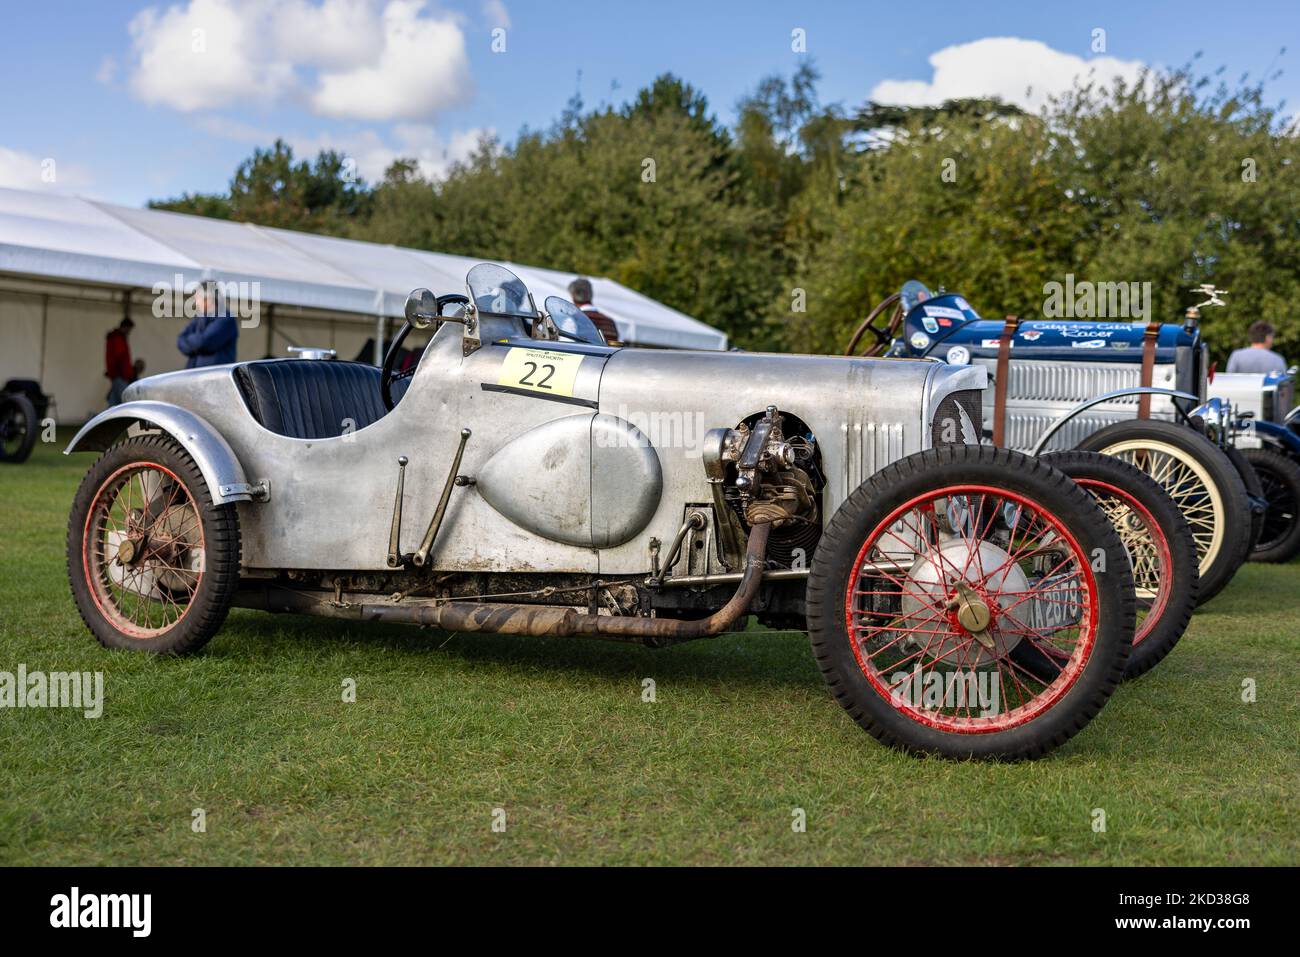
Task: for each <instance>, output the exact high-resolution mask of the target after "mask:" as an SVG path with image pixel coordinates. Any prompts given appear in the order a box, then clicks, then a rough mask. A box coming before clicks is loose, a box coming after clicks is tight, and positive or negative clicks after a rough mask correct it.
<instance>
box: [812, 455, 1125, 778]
mask: <svg viewBox="0 0 1300 957" xmlns="http://www.w3.org/2000/svg"><path fill="white" fill-rule="evenodd" d="M1135 620H1136V613H1135V608H1134V594H1133V578H1132V573H1131V571H1130V568H1129V561H1128V558H1127V556H1126V555H1125V552H1124V546H1123V544H1122V543H1121V542H1120V539H1119V537H1118V536H1117V535H1116V533H1115V530H1114V528H1112V527H1111V524H1110V523H1109V522H1108V521H1107V519H1106V517H1105V515H1104V514H1103V513H1102V511H1101V510H1100V509H1099V508H1098V506H1097V504H1096V502H1095V501H1094V500H1093V498H1092V497H1091V496H1090V495H1089V494H1088V493H1087V492H1085V491H1083V489H1081V488H1080V487H1079V486H1078V485H1076V484H1075V483H1074V482H1072V481H1071V480H1070V479H1069V478H1068V477H1067V476H1066V475H1065V474H1064V473H1062V472H1060V471H1058V470H1057V469H1054V468H1052V467H1051V466H1049V465H1047V464H1045V463H1042V462H1040V461H1037V460H1035V459H1032V458H1029V457H1028V456H1025V455H1022V454H1020V453H1017V452H1013V451H1010V450H1007V449H994V448H990V447H980V446H949V447H944V448H940V449H932V450H929V451H926V452H920V453H917V454H915V455H911V456H908V457H906V458H904V459H901V460H899V461H898V462H895V463H894V464H892V465H889V466H887V467H886V468H884V469H882V470H881V471H880V472H878V473H876V474H875V475H874V476H872V477H871V478H870V479H868V480H867V481H866V482H865V483H864V484H863V485H862V486H861V487H860V488H858V489H857V490H856V491H855V492H854V493H853V494H852V495H850V496H849V497H848V499H847V500H846V501H845V502H844V504H843V505H842V506H841V507H840V509H839V510H838V511H837V512H836V514H835V516H834V517H833V518H832V519H831V521H830V523H829V525H828V526H827V529H826V532H825V534H824V535H823V536H822V539H821V542H820V543H819V544H818V547H817V552H816V555H815V557H814V559H813V564H812V567H811V569H810V572H809V579H808V624H809V634H810V637H811V640H812V647H813V653H814V655H815V656H816V658H817V662H818V665H819V666H820V667H821V670H822V674H823V676H824V677H825V679H826V682H827V684H828V685H829V686H830V689H831V691H832V693H833V694H834V696H835V698H836V700H837V701H839V703H840V704H841V705H842V706H843V707H844V708H845V710H847V711H848V712H849V714H850V715H851V716H852V717H853V719H854V720H855V721H856V722H857V723H858V724H859V725H860V726H861V727H862V728H863V729H865V730H866V731H867V732H869V733H870V734H872V735H873V736H875V737H876V738H878V739H879V740H881V741H882V742H884V743H886V744H889V745H892V746H895V747H899V748H902V749H904V750H907V751H912V752H920V753H936V754H941V755H944V756H947V757H957V758H964V757H982V758H1000V759H1022V758H1034V757H1038V756H1040V755H1042V754H1045V753H1046V752H1048V751H1050V750H1052V749H1053V748H1055V747H1057V746H1059V745H1061V744H1062V743H1064V742H1065V741H1066V740H1068V739H1069V738H1070V737H1072V736H1073V735H1074V734H1075V733H1077V732H1078V731H1079V730H1080V729H1081V728H1083V727H1084V725H1086V724H1087V723H1088V722H1089V721H1090V720H1091V719H1092V718H1093V717H1094V716H1095V715H1096V714H1097V712H1098V711H1100V710H1101V707H1102V705H1103V704H1105V702H1106V699H1107V698H1108V697H1109V696H1110V694H1111V692H1112V691H1113V690H1114V688H1115V686H1116V684H1117V683H1118V682H1119V680H1120V678H1121V677H1122V676H1123V674H1124V666H1125V662H1126V661H1127V658H1128V654H1129V650H1130V648H1131V646H1132V643H1133V633H1134V622H1135ZM1040 658H1041V659H1043V660H1046V661H1051V662H1055V663H1057V664H1056V666H1055V667H1054V668H1053V669H1051V673H1050V674H1049V675H1047V676H1046V677H1044V676H1043V675H1042V673H1041V670H1040V669H1036V668H1034V667H1033V664H1034V663H1036V662H1037V660H1038V659H1040Z"/></svg>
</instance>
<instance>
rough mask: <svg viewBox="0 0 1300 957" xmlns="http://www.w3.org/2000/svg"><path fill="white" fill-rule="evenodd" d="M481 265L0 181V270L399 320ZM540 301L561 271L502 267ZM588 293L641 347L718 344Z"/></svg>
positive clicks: (668, 319)
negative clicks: (413, 295) (245, 291)
mask: <svg viewBox="0 0 1300 957" xmlns="http://www.w3.org/2000/svg"><path fill="white" fill-rule="evenodd" d="M479 261H480V260H477V259H472V258H469V257H466V256H452V255H447V254H444V253H431V252H426V251H424V250H420V249H408V248H406V247H402V246H391V245H382V244H379V243H363V242H358V241H356V240H351V239H338V238H335V237H332V236H319V235H316V234H313V233H299V232H293V231H291V230H287V229H272V228H269V227H265V226H255V225H253V224H251V223H234V222H229V221H227V220H221V219H208V218H206V217H202V216H188V215H184V214H181V213H172V212H166V211H163V210H156V209H132V208H129V207H125V206H113V205H111V204H109V203H101V202H97V201H94V200H88V199H82V198H80V197H73V196H61V195H57V194H53V193H44V192H34V191H26V190H16V189H4V188H0V274H3V273H13V274H16V275H22V276H37V277H41V278H48V279H57V280H61V281H64V282H73V283H76V282H83V283H97V284H105V285H113V286H125V287H145V288H152V287H153V286H154V284H155V283H167V284H169V285H171V284H173V283H175V282H176V281H177V276H179V277H180V282H181V283H182V284H189V283H192V282H197V281H199V280H204V279H212V280H217V281H219V282H250V283H251V282H257V283H260V291H261V299H262V301H263V302H266V303H276V304H280V305H287V306H301V307H304V308H310V309H323V310H329V311H332V312H340V313H355V314H357V315H359V316H377V315H386V316H401V315H402V313H403V308H404V306H405V304H406V296H407V294H408V293H409V292H410V291H411V290H412V289H414V288H416V287H418V286H427V287H429V288H430V289H433V290H434V291H435V292H448V291H453V290H460V289H462V288H463V286H464V282H465V273H466V272H468V271H469V268H470V267H471V266H473V265H474V264H475V263H477V262H479ZM503 265H504V266H506V267H507V268H509V269H511V270H513V271H514V272H515V273H517V274H518V275H519V277H520V278H521V279H522V280H523V281H524V282H525V283H526V284H527V285H528V288H529V289H530V290H531V291H532V293H533V297H534V298H535V299H536V300H537V302H538V303H541V302H542V300H544V299H545V298H546V297H547V296H551V295H558V296H565V297H567V295H568V292H567V287H568V284H569V281H570V280H571V279H572V278H573V274H571V273H562V272H556V271H554V270H551V269H539V268H534V267H531V266H522V265H516V264H514V263H503ZM591 283H592V289H593V297H594V299H595V301H596V304H597V306H598V307H599V308H600V310H601V312H604V313H606V314H607V315H609V316H611V317H612V318H613V319H614V321H615V322H616V323H618V329H619V333H620V335H622V336H623V338H624V339H626V340H627V341H629V342H636V343H638V344H641V345H650V346H669V347H675V348H686V349H725V348H726V345H727V338H726V336H725V335H724V334H723V333H722V332H719V331H718V330H717V329H714V328H713V327H711V326H708V325H705V324H704V323H702V322H700V321H698V320H696V319H692V318H691V317H690V316H687V315H685V314H684V313H681V312H678V311H677V310H675V309H671V308H669V307H668V306H665V305H664V304H663V303H660V302H656V301H655V300H653V299H650V298H649V297H647V296H643V295H641V294H640V293H638V292H636V291H635V290H632V289H628V288H627V287H626V286H623V285H621V284H619V283H617V282H614V281H613V280H610V279H601V278H598V277H592V279H591Z"/></svg>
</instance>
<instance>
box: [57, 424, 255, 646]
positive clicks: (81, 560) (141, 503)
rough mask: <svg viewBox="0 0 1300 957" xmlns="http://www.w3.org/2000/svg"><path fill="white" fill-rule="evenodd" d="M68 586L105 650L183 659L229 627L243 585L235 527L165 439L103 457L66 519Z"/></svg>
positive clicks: (129, 444)
mask: <svg viewBox="0 0 1300 957" xmlns="http://www.w3.org/2000/svg"><path fill="white" fill-rule="evenodd" d="M68 579H69V581H70V583H71V585H72V595H73V598H74V599H75V600H76V603H77V608H78V610H79V611H80V612H81V617H82V619H83V620H84V621H85V622H86V626H87V627H88V628H89V629H90V631H91V633H92V634H94V636H95V637H96V638H97V639H99V641H100V643H101V644H103V645H105V646H106V647H109V648H128V649H131V650H134V651H152V652H155V653H157V654H168V655H182V654H189V653H191V652H194V651H197V650H198V649H199V648H201V647H203V645H204V644H205V643H207V641H208V639H209V638H211V637H212V636H213V634H215V633H216V631H217V629H218V628H220V627H221V624H222V622H224V621H225V618H226V613H227V612H228V611H229V610H230V605H231V602H232V600H233V598H234V593H235V589H236V587H237V586H238V584H239V519H238V516H237V515H236V512H235V506H233V505H215V504H214V503H213V501H212V495H211V493H210V491H209V489H208V486H207V483H206V482H205V481H204V480H203V475H202V473H201V472H200V471H199V469H198V467H197V466H196V465H195V464H194V461H193V459H191V458H190V456H189V454H188V453H187V452H186V451H185V449H184V448H183V447H182V446H181V445H180V444H179V443H178V442H176V441H175V440H174V439H172V438H171V437H170V436H167V435H161V434H159V435H147V436H142V437H138V438H129V439H127V440H125V441H123V442H121V443H119V444H117V445H114V446H112V447H111V448H110V449H109V450H108V451H107V452H105V453H104V454H103V456H101V457H100V459H99V461H97V462H96V463H95V464H94V466H92V467H91V469H90V471H89V472H88V473H87V474H86V477H85V478H84V479H83V480H82V482H81V487H80V488H79V489H78V490H77V494H76V497H75V498H74V499H73V503H72V515H71V517H70V518H69V520H68Z"/></svg>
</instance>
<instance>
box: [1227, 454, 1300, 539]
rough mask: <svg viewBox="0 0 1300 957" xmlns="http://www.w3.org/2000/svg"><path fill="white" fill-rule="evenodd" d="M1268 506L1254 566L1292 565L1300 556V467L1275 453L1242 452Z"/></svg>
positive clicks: (1293, 460) (1289, 458) (1294, 461)
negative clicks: (1272, 563) (1259, 563)
mask: <svg viewBox="0 0 1300 957" xmlns="http://www.w3.org/2000/svg"><path fill="white" fill-rule="evenodd" d="M1241 454H1242V455H1243V456H1244V457H1245V459H1246V461H1247V462H1249V463H1250V464H1251V466H1252V467H1253V468H1254V470H1255V474H1256V475H1257V476H1258V477H1259V483H1260V489H1261V493H1262V495H1263V497H1264V500H1265V501H1266V502H1267V503H1268V508H1267V509H1265V511H1264V524H1263V528H1261V529H1260V533H1259V538H1258V539H1257V540H1256V542H1255V547H1254V548H1253V549H1252V550H1251V553H1250V560H1251V561H1253V562H1289V561H1290V560H1291V559H1293V558H1295V556H1296V554H1297V553H1300V463H1297V462H1296V460H1295V459H1293V458H1291V457H1290V456H1287V455H1283V454H1282V453H1281V452H1276V451H1274V450H1273V449H1242V450H1241Z"/></svg>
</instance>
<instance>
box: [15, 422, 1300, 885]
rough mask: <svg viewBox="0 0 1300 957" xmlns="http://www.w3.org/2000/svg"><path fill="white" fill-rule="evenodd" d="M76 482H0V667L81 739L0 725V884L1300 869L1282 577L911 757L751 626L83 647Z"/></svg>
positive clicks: (788, 649)
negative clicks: (149, 653) (1064, 728)
mask: <svg viewBox="0 0 1300 957" xmlns="http://www.w3.org/2000/svg"><path fill="white" fill-rule="evenodd" d="M59 448H61V446H60V447H59ZM91 461H92V458H91V456H89V455H78V456H73V457H70V458H65V457H64V456H62V455H60V454H58V451H57V449H56V448H55V447H53V446H41V447H38V449H37V451H36V453H35V454H34V456H33V457H32V459H31V461H30V462H28V463H27V464H25V465H22V466H3V467H0V503H2V504H0V671H9V672H14V671H16V670H17V668H18V666H19V664H25V665H26V667H27V669H28V670H29V671H31V670H43V671H71V670H79V671H101V672H103V673H104V682H105V707H104V714H103V717H101V718H99V719H97V720H88V719H86V718H84V717H83V716H82V715H81V714H80V713H79V712H71V711H62V710H55V709H49V710H10V709H5V710H0V864H258V863H263V864H308V863H314V864H345V863H354V864H439V863H458V864H471V863H527V864H597V863H612V864H635V863H658V864H732V863H743V864H759V863H775V864H927V863H945V864H1050V863H1081V864H1211V863H1217V864H1297V863H1300V814H1298V813H1297V812H1298V810H1300V663H1298V662H1297V650H1298V648H1300V635H1298V632H1300V627H1297V626H1298V624H1300V588H1298V587H1297V585H1300V566H1295V565H1293V566H1290V567H1271V566H1258V565H1252V566H1247V567H1246V568H1245V569H1243V570H1242V571H1241V572H1240V573H1239V574H1238V576H1237V578H1236V579H1235V580H1234V582H1233V583H1232V584H1231V585H1230V586H1229V587H1228V589H1227V590H1226V591H1225V592H1224V593H1223V594H1222V595H1220V596H1219V597H1218V598H1217V599H1215V601H1214V602H1212V603H1211V604H1209V605H1207V606H1206V607H1205V608H1204V609H1202V610H1201V611H1200V612H1199V613H1198V614H1197V615H1196V617H1195V619H1194V620H1193V623H1192V627H1191V630H1190V631H1189V632H1188V634H1187V636H1186V637H1185V638H1184V639H1183V641H1182V643H1181V644H1180V645H1179V647H1178V648H1177V649H1176V650H1175V651H1174V652H1173V654H1172V655H1170V657H1169V658H1168V659H1167V660H1166V661H1165V662H1164V663H1163V664H1161V665H1160V666H1159V667H1158V668H1156V669H1155V670H1154V671H1153V672H1151V673H1150V674H1148V675H1147V676H1145V677H1143V678H1141V679H1139V680H1137V681H1135V682H1132V683H1130V684H1127V685H1125V686H1123V687H1122V688H1121V689H1120V690H1119V691H1118V692H1117V693H1116V694H1115V696H1114V697H1113V698H1112V699H1111V701H1110V704H1109V705H1108V706H1107V707H1106V709H1105V710H1104V711H1103V712H1102V714H1101V715H1100V716H1099V717H1098V719H1097V720H1095V721H1094V722H1093V723H1092V724H1091V725H1090V726H1089V727H1088V728H1087V729H1086V730H1084V731H1083V732H1082V733H1081V734H1080V735H1079V736H1077V737H1076V738H1075V739H1074V740H1073V741H1071V742H1070V743H1069V744H1068V745H1067V746H1066V747H1064V748H1063V749H1061V750H1060V751H1058V752H1056V753H1055V754H1053V755H1052V756H1050V757H1048V758H1047V759H1045V760H1041V761H1038V762H1034V763H1028V764H1020V765H987V764H973V763H953V762H947V761H942V760H917V759H914V758H909V757H905V756H903V755H900V754H896V753H894V752H892V751H889V750H887V749H886V748H884V747H882V746H880V745H878V744H877V743H876V742H875V741H874V740H872V739H871V738H869V737H868V736H867V735H865V734H863V733H862V732H861V731H860V730H858V728H857V727H856V726H855V725H854V724H853V723H852V722H851V721H850V720H849V718H848V716H847V715H845V714H844V713H843V712H842V711H841V710H840V708H839V706H838V705H836V704H835V703H834V702H833V701H832V699H831V697H830V695H829V694H828V693H827V692H826V690H825V689H824V688H823V686H822V683H821V679H820V677H819V676H818V674H817V671H816V669H815V668H814V666H813V662H812V658H811V655H810V653H809V650H808V646H807V640H806V638H805V636H803V635H801V634H797V633H788V632H772V631H766V630H763V629H759V628H757V627H755V628H753V629H751V630H750V631H748V632H746V633H744V634H739V635H732V636H727V637H724V638H720V639H715V640H712V641H704V642H699V643H696V644H690V645H684V646H680V647H678V648H674V649H670V650H666V651H658V652H656V651H650V650H648V649H641V648H636V647H625V646H621V645H616V644H610V643H605V642H597V641H590V640H583V639H536V638H515V637H509V636H480V637H473V636H467V635H456V636H450V635H447V634H443V633H435V632H427V631H419V630H416V629H413V628H402V627H397V626H392V627H383V626H366V627H358V626H355V625H352V624H348V623H342V622H336V621H327V620H321V619H310V618H297V617H283V616H281V617H273V616H270V615H264V614H259V613H256V612H249V611H237V612H234V613H232V614H231V616H230V619H229V620H228V622H227V624H226V627H225V629H224V631H223V632H222V633H221V634H220V635H219V636H218V637H217V638H216V639H215V640H214V641H213V642H212V643H211V644H210V645H209V646H208V648H207V650H206V651H205V652H204V653H203V654H202V655H200V656H198V657H196V658H191V659H186V660H157V659H153V658H149V657H145V656H143V655H134V654H129V653H121V652H109V651H106V650H104V649H102V648H101V647H100V646H99V645H98V644H96V643H95V642H94V641H93V640H92V639H91V638H90V637H89V635H88V633H87V632H86V630H85V628H84V626H83V625H82V623H81V620H80V618H79V617H78V615H77V612H76V609H75V608H74V606H73V604H72V599H71V597H70V595H69V593H68V586H67V582H66V579H65V573H64V534H65V523H66V518H67V512H68V506H69V503H70V501H71V498H72V494H73V491H74V490H75V488H76V485H77V483H78V482H79V481H80V478H81V475H82V473H83V472H84V471H85V469H87V468H88V467H89V466H90V463H91ZM347 678H352V679H355V681H356V685H357V700H356V702H355V703H353V704H348V703H344V702H343V701H342V700H341V699H342V684H343V682H344V680H345V679H347ZM645 678H653V679H654V681H655V683H656V686H657V699H658V700H657V702H655V703H653V704H649V703H643V702H642V700H641V698H642V680H643V679H645ZM1246 678H1253V679H1255V681H1256V682H1257V686H1258V691H1257V695H1258V700H1257V702H1256V703H1254V704H1246V703H1243V701H1242V699H1241V686H1242V682H1243V680H1244V679H1246ZM195 808H203V809H204V810H205V812H206V822H207V829H206V831H205V832H203V833H195V832H194V831H193V830H192V828H191V820H192V812H193V810H194V809H195ZM496 808H501V809H503V810H504V812H505V822H506V828H505V831H504V832H497V831H494V830H493V828H492V823H493V813H494V809H496ZM795 808H802V809H803V810H804V811H805V812H806V818H807V830H806V832H805V833H795V832H794V831H793V830H792V828H791V821H792V811H793V809H795ZM1096 808H1100V809H1103V810H1104V811H1105V815H1106V830H1105V832H1104V833H1097V832H1095V831H1094V830H1093V826H1092V825H1093V811H1094V809H1096Z"/></svg>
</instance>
